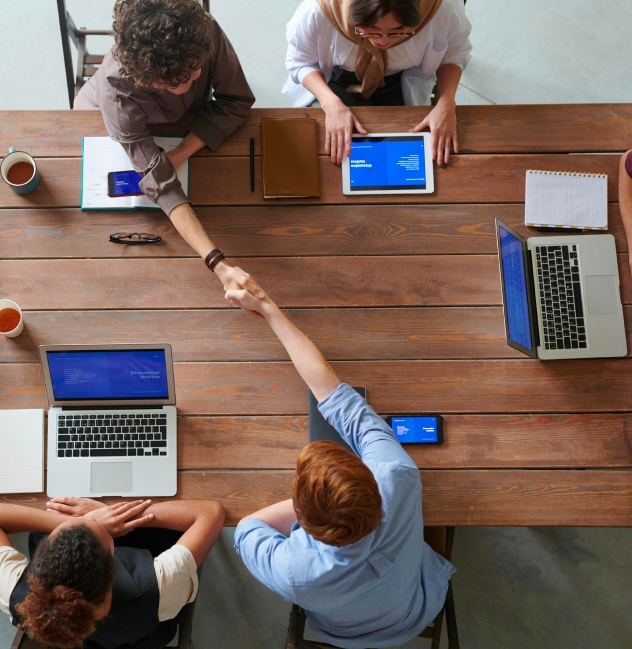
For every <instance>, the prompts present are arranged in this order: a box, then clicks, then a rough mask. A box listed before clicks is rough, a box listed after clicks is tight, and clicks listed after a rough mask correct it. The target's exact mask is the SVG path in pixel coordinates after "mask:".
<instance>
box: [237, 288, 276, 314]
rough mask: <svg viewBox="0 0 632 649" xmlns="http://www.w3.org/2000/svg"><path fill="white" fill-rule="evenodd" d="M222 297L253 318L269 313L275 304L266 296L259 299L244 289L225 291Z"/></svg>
mask: <svg viewBox="0 0 632 649" xmlns="http://www.w3.org/2000/svg"><path fill="white" fill-rule="evenodd" d="M224 297H225V298H226V299H227V300H228V301H229V302H231V303H232V304H233V305H235V306H238V307H241V308H242V309H243V310H244V311H245V312H246V313H247V314H248V315H251V316H253V317H255V318H265V317H266V313H269V311H270V309H271V308H274V307H275V306H276V305H275V304H274V302H273V301H272V300H271V299H270V298H269V297H267V296H266V297H265V298H263V299H262V300H260V299H258V298H256V297H254V296H253V295H252V293H250V292H248V291H246V290H245V289H241V290H234V289H233V290H230V291H226V295H225V296H224Z"/></svg>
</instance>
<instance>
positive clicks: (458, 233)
mask: <svg viewBox="0 0 632 649" xmlns="http://www.w3.org/2000/svg"><path fill="white" fill-rule="evenodd" d="M608 211H609V214H608V232H609V233H610V234H612V235H614V237H615V241H616V245H617V251H618V252H627V250H628V245H627V239H626V236H625V232H624V230H623V222H622V220H621V215H620V213H619V205H618V204H617V203H610V204H609V210H608ZM196 213H197V216H198V218H199V219H200V221H201V222H202V224H203V225H204V227H205V229H206V231H207V232H208V234H209V237H210V238H211V239H212V240H213V241H214V242H215V243H216V244H217V245H218V246H219V247H220V248H221V249H222V250H224V252H225V253H226V254H227V255H228V256H229V258H235V257H251V256H255V257H268V256H284V255H287V253H288V251H291V252H292V254H294V255H298V256H308V257H311V256H316V255H326V256H331V255H341V256H344V255H405V254H413V255H444V254H445V255H459V254H460V255H462V254H473V255H475V254H496V231H495V228H494V219H496V218H499V219H501V220H502V221H504V222H505V223H507V225H509V226H511V227H512V228H514V229H516V230H518V231H519V232H521V233H522V234H524V235H525V236H527V237H529V236H538V235H539V233H538V232H536V231H534V230H532V229H530V228H526V227H525V226H524V205H523V204H491V205H490V204H483V205H416V206H410V205H389V206H378V205H363V206H360V205H350V206H344V207H343V206H338V205H330V206H315V205H301V206H297V205H269V206H264V207H200V208H197V209H196ZM130 228H133V229H134V230H135V231H137V232H153V233H156V234H159V235H160V236H161V237H162V239H163V241H162V243H161V244H160V245H152V246H128V247H127V248H122V247H121V246H118V245H116V244H113V243H110V242H109V241H108V239H109V236H110V234H112V233H113V232H124V231H129V230H130ZM0 250H2V257H3V258H4V259H35V258H40V259H41V258H51V257H54V258H80V257H89V258H91V259H99V258H117V257H123V258H143V257H196V253H195V252H194V250H193V249H192V248H191V247H190V246H189V245H188V244H187V243H186V241H184V239H183V238H182V237H181V236H180V235H179V234H178V232H177V231H176V230H175V228H174V227H173V225H172V224H171V222H170V221H169V219H168V218H167V217H166V216H165V215H164V214H163V213H162V212H158V213H156V212H155V211H151V210H146V211H138V212H134V213H133V215H132V213H130V212H123V213H121V212H81V211H80V210H78V209H77V208H60V209H42V210H33V209H5V210H0ZM240 263H244V264H246V263H247V262H245V261H244V262H240Z"/></svg>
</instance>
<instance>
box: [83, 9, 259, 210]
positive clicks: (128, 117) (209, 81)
mask: <svg viewBox="0 0 632 649" xmlns="http://www.w3.org/2000/svg"><path fill="white" fill-rule="evenodd" d="M213 26H214V38H213V51H212V53H211V55H210V57H209V58H208V60H207V61H206V63H205V64H204V65H203V66H202V73H201V74H200V77H199V78H198V79H196V80H195V81H194V82H193V83H192V84H191V87H190V88H189V90H188V91H187V92H186V93H185V94H183V95H174V94H173V93H171V92H169V91H168V90H155V89H152V90H144V89H140V88H137V87H136V85H135V84H134V83H133V82H132V81H131V80H130V79H129V78H128V77H126V76H124V75H123V74H122V72H121V70H120V68H119V64H118V63H117V61H116V60H115V59H114V57H113V56H112V53H111V52H108V54H106V56H105V58H104V60H103V63H102V65H101V66H100V67H99V69H98V70H97V72H96V74H95V75H94V76H93V77H92V78H91V79H90V81H89V82H88V83H87V84H86V85H84V86H83V88H82V89H81V91H80V92H79V94H78V95H77V103H76V107H77V108H79V109H83V108H99V109H100V110H101V113H102V114H103V121H104V122H105V128H106V129H107V132H108V134H109V136H110V137H111V138H112V139H113V140H115V141H116V142H120V143H121V144H122V145H123V148H124V149H125V152H126V153H127V155H128V156H129V159H130V160H131V162H132V165H133V167H134V169H136V171H138V173H140V175H141V176H142V177H143V180H142V181H141V183H140V187H141V189H142V190H143V192H144V193H145V194H146V195H147V196H148V197H149V198H150V199H151V200H152V201H154V202H155V203H157V204H158V205H159V207H160V208H161V209H162V210H164V212H165V213H167V214H169V213H170V212H171V210H172V209H173V208H174V207H176V206H177V205H180V204H181V203H188V202H189V199H188V198H187V197H186V195H185V193H184V191H183V189H182V186H181V185H180V181H179V180H178V177H177V176H176V172H175V169H174V167H173V165H172V164H171V162H170V160H169V159H168V158H167V156H166V155H165V153H164V151H162V150H161V149H160V148H159V147H158V146H157V145H156V144H155V142H154V140H153V138H152V137H151V136H150V134H149V130H148V128H147V125H148V124H164V123H168V122H175V121H177V120H179V119H180V118H181V117H184V115H185V114H186V113H188V112H189V111H193V112H194V114H195V118H194V120H193V122H191V124H190V125H189V127H188V128H189V130H190V131H193V133H195V134H196V135H197V136H198V137H199V138H200V139H202V140H204V142H205V143H206V145H207V146H208V147H209V148H210V149H211V150H212V151H214V150H215V149H217V147H218V146H219V145H220V144H221V143H222V141H223V140H224V138H226V137H228V136H229V135H230V134H231V133H232V132H233V131H235V130H236V129H237V127H238V126H239V125H240V124H241V123H242V122H243V121H244V120H245V119H246V117H248V111H249V110H250V107H251V106H252V104H253V103H254V101H255V98H254V95H253V94H252V91H251V90H250V86H249V85H248V82H247V81H246V77H245V76H244V73H243V70H242V69H241V65H240V63H239V59H238V58H237V54H236V53H235V50H234V49H233V46H232V45H231V44H230V41H229V40H228V38H226V35H225V34H224V32H223V31H222V29H221V27H220V26H219V25H218V24H217V22H216V21H215V20H213Z"/></svg>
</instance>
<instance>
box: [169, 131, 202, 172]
mask: <svg viewBox="0 0 632 649" xmlns="http://www.w3.org/2000/svg"><path fill="white" fill-rule="evenodd" d="M203 146H205V144H204V140H202V138H200V137H198V136H197V135H196V134H195V133H193V131H191V132H189V133H188V135H187V136H186V137H185V138H184V140H182V142H180V144H178V146H177V147H176V148H175V149H173V150H172V151H169V152H168V153H167V157H168V158H169V160H171V163H172V164H173V166H174V167H175V168H176V169H177V168H178V167H179V166H180V165H181V164H182V163H183V162H186V161H187V160H188V159H189V158H190V157H191V156H192V155H193V154H194V153H197V152H198V151H199V150H200V149H201V148H202V147H203Z"/></svg>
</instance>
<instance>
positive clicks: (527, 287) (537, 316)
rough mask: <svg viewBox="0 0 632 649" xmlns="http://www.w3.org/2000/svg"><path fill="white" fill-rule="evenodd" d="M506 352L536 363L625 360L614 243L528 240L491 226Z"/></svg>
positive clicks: (590, 238) (579, 238)
mask: <svg viewBox="0 0 632 649" xmlns="http://www.w3.org/2000/svg"><path fill="white" fill-rule="evenodd" d="M496 236H497V239H498V257H499V262H500V278H501V285H502V293H503V307H504V311H505V332H506V336H507V344H508V345H509V346H510V347H513V348H514V349H518V350H519V351H521V352H523V353H524V354H527V355H528V356H531V357H532V358H539V359H541V360H554V359H566V358H596V357H606V356H625V355H626V354H627V344H626V338H625V326H624V323H623V308H622V306H621V295H620V291H619V269H618V267H617V253H616V249H615V245H614V237H613V236H612V235H610V234H594V235H574V236H573V234H568V235H564V236H548V237H530V238H529V239H525V238H524V237H523V236H521V235H519V234H518V233H517V232H516V231H515V230H512V229H511V228H510V227H509V226H508V225H506V224H505V223H503V222H502V221H500V220H498V219H496Z"/></svg>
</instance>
